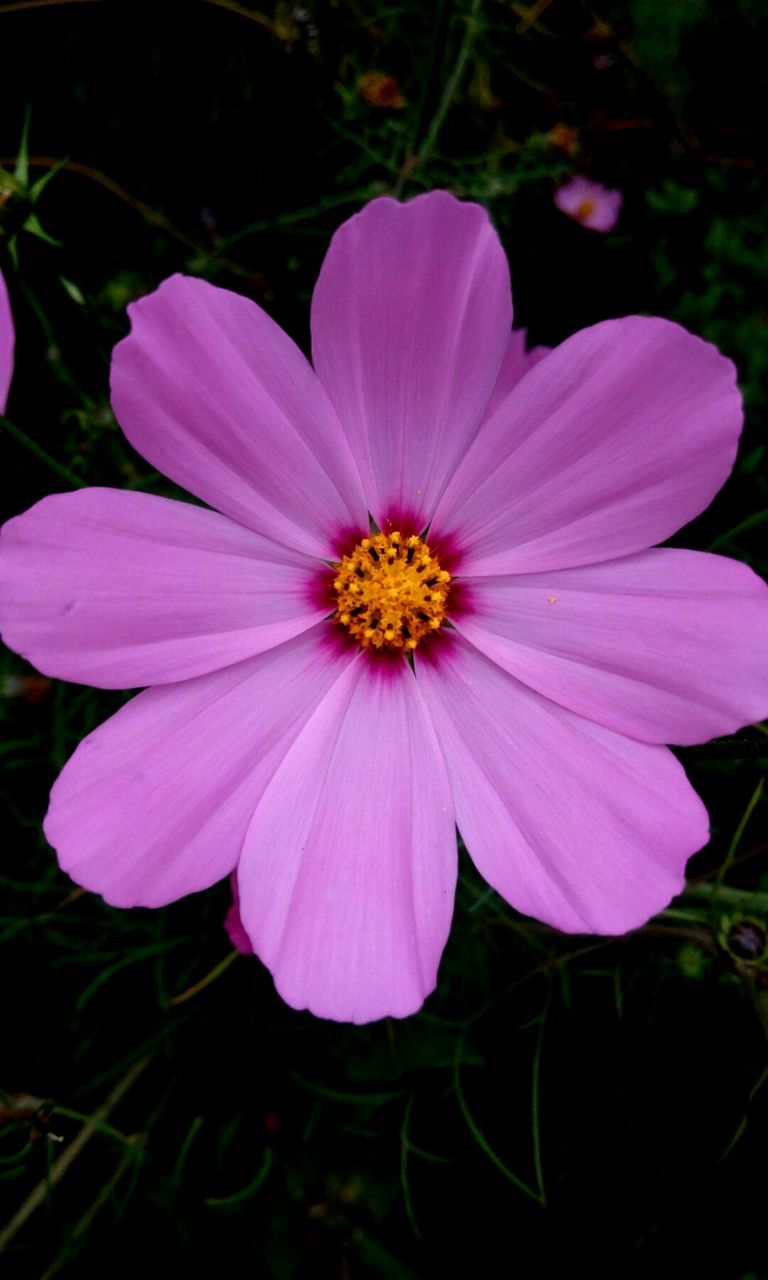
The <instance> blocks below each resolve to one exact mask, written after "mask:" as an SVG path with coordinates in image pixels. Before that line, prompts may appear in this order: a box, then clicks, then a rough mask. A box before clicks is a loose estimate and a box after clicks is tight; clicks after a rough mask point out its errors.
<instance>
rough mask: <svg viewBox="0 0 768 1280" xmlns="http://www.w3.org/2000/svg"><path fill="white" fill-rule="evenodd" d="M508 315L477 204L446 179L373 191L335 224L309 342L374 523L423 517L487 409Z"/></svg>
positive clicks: (489, 230) (499, 268)
mask: <svg viewBox="0 0 768 1280" xmlns="http://www.w3.org/2000/svg"><path fill="white" fill-rule="evenodd" d="M511 322H512V302H511V297H510V291H509V272H508V268H507V262H506V258H505V256H504V252H503V250H502V247H501V245H500V243H499V240H498V237H497V235H496V233H495V231H494V230H493V227H492V226H491V224H490V222H489V221H488V217H487V215H486V213H485V211H484V210H483V209H482V208H481V207H480V206H479V205H476V204H462V203H461V202H460V201H458V200H455V199H454V198H453V196H450V195H449V194H448V193H447V192H445V191H433V192H431V193H430V194H428V195H424V196H418V197H417V198H416V199H415V200H411V201H409V202H408V203H407V204H398V203H397V201H395V200H390V199H389V198H383V199H380V200H374V201H372V203H371V204H369V205H366V207H365V208H364V209H363V211H362V212H361V213H358V214H356V215H355V216H354V217H353V218H350V220H349V221H348V222H345V223H344V225H343V226H342V227H340V228H339V230H338V231H337V232H336V234H335V236H334V237H333V240H332V242H331V246H330V248H329V250H328V253H327V255H326V258H325V262H324V263H323V267H322V270H321V272H320V277H319V279H318V282H317V285H316V287H315V293H314V297H313V300H312V351H313V357H314V362H315V368H316V369H317V372H318V374H319V375H320V379H321V381H322V382H323V384H324V385H325V387H326V388H327V390H328V392H329V394H330V396H331V399H332V400H333V403H334V405H335V406H336V409H337V411H338V414H339V417H340V418H341V421H342V423H343V424H344V428H345V430H346V432H347V435H348V437H349V441H350V443H351V445H352V448H353V451H354V454H355V458H356V459H357V462H358V466H359V469H360V474H361V476H362V479H363V485H364V487H365V492H366V496H367V498H368V504H369V508H370V510H371V511H372V513H373V515H374V516H375V518H376V520H377V521H378V522H379V524H380V525H382V527H383V526H384V524H385V522H386V521H387V519H388V518H394V519H396V518H400V517H401V515H402V514H405V515H406V516H409V517H410V518H411V522H412V524H413V527H414V528H420V527H423V525H424V524H425V523H426V522H427V521H428V520H429V518H430V516H431V514H432V511H433V510H434V507H435V503H436V502H437V499H438V498H439V496H440V494H441V492H442V490H443V488H444V487H445V484H446V481H447V480H448V477H449V476H450V475H451V473H452V472H453V470H454V469H455V467H456V464H457V462H458V460H459V459H460V458H461V457H462V455H463V454H464V452H465V450H466V448H467V446H468V444H469V442H470V440H471V439H472V437H473V435H474V434H475V432H476V430H477V427H478V425H479V423H480V421H481V419H482V417H483V414H484V412H485V408H486V405H487V404H488V400H489V398H490V395H491V392H492V391H493V388H494V384H495V382H496V378H497V375H498V372H499V367H500V365H501V361H502V357H503V355H504V352H505V349H506V346H507V342H508V335H509V330H510V326H511Z"/></svg>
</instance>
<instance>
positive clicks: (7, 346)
mask: <svg viewBox="0 0 768 1280" xmlns="http://www.w3.org/2000/svg"><path fill="white" fill-rule="evenodd" d="M14 338H15V335H14V329H13V316H12V315H11V304H10V302H9V300H8V290H7V289H6V287H5V280H4V279H3V274H2V272H0V413H5V406H6V405H7V403H8V391H9V388H10V385H11V376H12V374H13V344H14Z"/></svg>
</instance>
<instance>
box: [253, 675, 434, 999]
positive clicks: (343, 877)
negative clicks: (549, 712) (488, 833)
mask: <svg viewBox="0 0 768 1280" xmlns="http://www.w3.org/2000/svg"><path fill="white" fill-rule="evenodd" d="M455 881H456V836H455V829H454V821H453V809H452V805H451V800H450V793H449V790H448V782H447V778H446V774H445V767H444V765H443V762H442V759H441V756H440V751H439V748H438V746H437V742H436V739H435V735H434V731H433V729H432V727H431V725H430V723H429V720H428V718H427V716H426V713H425V710H424V706H423V702H422V699H421V695H420V693H419V691H418V688H417V686H416V682H415V680H414V679H413V674H412V672H411V670H410V668H409V667H408V666H407V664H405V663H397V664H394V663H389V662H387V661H386V660H380V661H378V662H375V661H374V662H371V661H369V660H368V659H367V658H365V657H362V658H359V659H358V660H357V662H355V663H354V664H353V665H352V666H350V668H349V670H348V672H347V674H346V675H345V677H344V678H343V679H342V680H340V681H339V683H338V684H337V685H336V686H335V687H334V689H333V690H332V691H331V693H330V694H329V696H328V697H327V698H326V699H325V701H324V702H323V703H322V704H321V705H320V706H319V707H318V709H317V711H316V713H315V715H314V716H313V718H312V719H311V720H310V721H309V723H308V724H307V725H306V727H305V729H304V730H303V732H302V733H301V735H300V736H299V737H298V738H297V740H296V742H295V744H294V746H293V748H292V750H291V751H290V752H289V754H288V755H287V756H286V758H285V760H284V762H283V765H282V768H281V769H280V770H279V771H278V772H277V773H276V775H275V777H274V779H273V781H272V783H271V785H270V786H269V788H268V789H267V791H266V792H265V794H264V796H263V798H262V800H261V803H260V804H259V807H258V808H257V810H256V813H255V814H254V817H253V821H252V823H251V826H250V828H249V831H248V836H247V838H246V842H245V848H244V851H243V858H242V860H241V862H240V866H239V868H238V882H239V887H240V912H241V915H242V920H243V924H244V925H245V929H246V932H247V933H248V935H249V937H250V939H251V941H252V943H253V946H254V950H255V951H256V954H257V955H259V956H260V957H261V959H262V960H263V961H264V963H265V964H266V965H268V967H269V968H270V970H271V971H272V974H273V976H274V979H275V985H276V987H277V990H278V991H279V992H280V995H281V996H282V997H283V999H284V1000H286V1001H287V1002H288V1004H290V1005H292V1006H293V1007H294V1008H299V1009H303V1008H308V1009H310V1010H311V1012H312V1013H315V1014H317V1015H318V1016H320V1017H324V1018H334V1019H336V1020H338V1021H342V1022H371V1021H373V1020H374V1019H376V1018H383V1017H384V1016H386V1015H392V1016H393V1017H404V1016H405V1015H407V1014H409V1013H413V1012H414V1011H415V1010H416V1009H418V1008H420V1006H421V1004H422V1002H423V1001H424V998H425V997H426V996H427V995H428V993H429V992H430V991H431V990H432V989H433V987H434V985H435V981H436V975H437V967H438V964H439V961H440V955H441V953H442V950H443V947H444V945H445V941H446V938H447V936H448V930H449V927H450V922H451V915H452V913H453V897H454V889H455Z"/></svg>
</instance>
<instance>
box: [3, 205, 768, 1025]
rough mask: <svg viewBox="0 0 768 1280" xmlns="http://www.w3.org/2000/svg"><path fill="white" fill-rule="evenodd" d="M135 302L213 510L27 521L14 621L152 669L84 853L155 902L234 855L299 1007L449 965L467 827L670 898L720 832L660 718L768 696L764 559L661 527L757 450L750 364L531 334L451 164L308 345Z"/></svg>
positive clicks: (132, 355) (114, 721)
mask: <svg viewBox="0 0 768 1280" xmlns="http://www.w3.org/2000/svg"><path fill="white" fill-rule="evenodd" d="M130 310H131V319H132V331H131V334H130V336H129V337H128V338H126V339H125V340H124V341H123V342H121V343H120V344H119V345H118V347H117V348H116V350H115V353H114V359H113V367H112V392H113V403H114V407H115V412H116V414H117V417H118V419H119V421H120V422H121V424H122V426H123V429H124V431H125V432H126V435H127V436H128V438H129V439H130V441H131V443H132V444H133V445H134V447H135V448H137V449H138V450H139V452H140V453H142V454H143V456H144V457H145V458H146V459H147V460H148V461H149V462H150V463H151V464H152V466H154V467H157V468H159V469H160V470H161V471H162V472H164V474H165V475H167V476H169V477H170V478H171V479H172V480H174V481H175V482H176V483H177V484H179V485H183V486H185V487H186V488H187V489H189V490H190V491H191V492H192V493H193V494H194V495H195V496H196V497H197V498H199V499H201V500H202V501H203V502H205V503H208V504H209V506H212V507H215V508H218V510H210V509H206V508H204V507H201V506H198V505H193V504H186V503H182V502H178V501H173V500H170V499H167V498H161V497H156V496H154V495H152V494H146V493H137V492H135V491H129V492H121V491H118V490H111V489H90V490H89V489H86V490H82V491H80V492H77V493H69V494H56V495H53V496H51V497H48V498H45V499H43V501H42V502H40V503H38V504H37V505H36V506H35V507H33V508H32V509H31V510H30V511H29V512H27V513H26V514H25V515H22V516H19V517H18V518H16V519H14V520H12V521H10V522H9V524H8V525H7V526H6V527H5V530H4V532H3V536H2V540H1V541H0V578H1V579H2V585H3V594H2V605H1V612H0V621H1V622H2V628H3V631H4V634H5V637H6V639H7V640H8V642H9V644H11V645H12V646H13V647H14V648H16V649H18V650H19V651H20V652H21V653H22V654H24V655H25V656H26V657H27V658H29V660H30V661H31V662H33V663H35V665H36V666H38V667H39V668H40V669H41V670H42V671H43V672H44V673H45V674H47V675H51V676H59V677H63V678H65V679H70V680H79V681H84V682H89V683H93V684H97V685H100V686H103V687H105V688H121V687H124V688H130V687H133V686H136V685H152V686H154V687H153V688H150V689H147V690H146V691H145V692H143V693H140V694H139V695H138V696H137V697H135V698H134V699H133V700H132V701H131V702H129V703H127V704H126V705H125V706H124V707H122V708H121V709H120V710H119V711H118V712H117V714H116V715H114V716H113V717H112V718H111V719H110V720H108V721H107V722H106V723H105V724H103V725H101V727H100V728H98V729H96V730H95V731H94V732H93V733H91V734H89V735H88V737H87V738H85V740H84V741H83V742H82V743H81V745H80V746H79V747H78V749H77V751H76V752H75V753H74V755H73V756H72V758H71V760H70V761H69V763H68V764H67V765H66V766H65V768H64V770H63V772H62V774H61V776H60V777H59V779H58V781H57V782H56V784H55V786H54V789H53V793H52V796H51V804H50V808H49V811H48V815H47V817H46V822H45V830H46V834H47V836H48V839H49V840H50V842H51V844H52V845H53V846H54V847H55V848H56V849H57V850H58V856H59V860H60V863H61V866H62V867H63V868H64V870H65V871H67V872H69V874H70V875H72V876H73V877H74V879H75V880H77V881H78V883H80V884H82V885H84V886H85V887H86V888H88V889H91V890H94V891H96V892H98V893H101V894H103V895H104V897H105V898H106V899H107V901H108V902H110V903H113V904H114V905H116V906H121V907H129V906H136V905H143V906H160V905H162V904H163V903H168V902H172V901H173V900H174V899H176V898H178V897H180V896H182V895H183V894H187V893H192V892H194V891H196V890H200V889H205V888H207V887H208V886H209V885H211V884H213V883H214V882H215V881H217V880H220V879H222V878H223V877H225V876H227V875H229V874H230V873H231V872H233V871H235V869H236V873H237V885H238V890H239V895H240V911H241V915H242V925H243V927H244V930H245V933H246V934H247V937H248V939H249V940H250V944H251V945H252V947H253V949H254V951H255V952H256V954H257V955H258V956H260V957H261V959H262V960H263V961H264V962H265V964H267V965H268V966H269V968H270V969H271V971H272V973H273V975H274V979H275V983H276V986H277V989H278V991H279V992H280V993H281V995H282V996H283V997H284V999H285V1000H287V1001H288V1003H289V1004H291V1005H293V1006H294V1007H296V1008H309V1009H311V1010H312V1011H313V1012H314V1013H316V1014H319V1015H321V1016H323V1017H329V1018H336V1019H341V1020H349V1021H353V1022H366V1021H369V1020H371V1019H374V1018H380V1017H382V1016H384V1015H385V1014H392V1015H395V1016H403V1015H406V1014H409V1013H412V1012H413V1011H414V1010H416V1009H418V1008H419V1006H420V1005H421V1003H422V1001H423V1000H424V998H425V996H426V995H427V994H428V992H429V991H431V990H432V988H433V986H434V984H435V981H436V974H437V968H438V964H439V961H440V956H441V953H442V950H443V947H444V944H445V941H446V938H447V935H448V931H449V927H450V922H451V916H452V912H453V898H454V887H455V880H456V840H455V827H456V826H458V827H459V829H460V831H461V834H462V836H463V838H464V840H465V842H466V845H467V848H468V849H469V851H470V854H471V856H472V858H473V859H474V861H475V863H476V865H477V867H478V868H479V870H480V872H481V873H482V874H483V875H484V876H485V878H486V879H487V880H488V882H489V883H490V884H491V885H493V886H494V888H495V889H496V890H498V892H499V893H500V894H502V895H503V897H504V898H506V899H507V901H509V902H510V903H512V904H513V905H514V906H515V907H516V908H518V909H519V910H520V911H523V912H527V913H528V914H530V915H533V916H536V917H538V918H539V919H541V920H544V921H546V922H548V923H549V924H550V925H553V926H555V927H557V928H559V929H563V930H566V931H575V932H586V931H588V932H596V933H607V934H616V933H622V932H624V931H625V930H627V929H631V928H633V927H635V926H636V925H639V924H642V923H643V922H644V921H645V920H646V919H647V918H648V917H649V916H650V915H652V914H654V913H655V912H657V911H658V910H660V909H661V908H662V907H664V906H665V905H666V904H667V903H668V902H669V900H670V898H671V897H673V896H674V894H676V893H677V892H678V891H679V890H680V889H681V887H682V885H683V875H684V868H685V863H686V860H687V858H688V857H689V855H690V854H691V853H693V852H694V851H695V850H696V849H698V848H700V847H701V845H703V844H704V843H705V841H706V839H707V835H708V824H707V817H706V813H705V811H704V808H703V806H702V804H701V801H700V800H699V798H698V797H697V796H696V794H695V792H694V791H693V790H692V788H691V787H690V785H689V783H688V781H687V779H686V776H685V772H684V770H683V768H682V766H681V765H680V764H679V762H678V761H677V760H676V759H675V757H674V756H673V755H672V754H671V753H670V752H669V751H668V750H667V749H666V747H664V746H663V745H661V744H663V743H664V742H676V743H691V742H700V741H703V740H705V739H706V738H708V737H710V736H712V735H713V734H720V733H729V732H732V731H733V730H735V729H738V728H739V727H740V726H741V725H743V724H745V723H748V722H750V721H751V720H754V719H755V718H756V717H758V716H759V715H761V714H763V713H764V712H765V711H766V709H768V673H767V671H766V663H765V637H766V629H767V624H768V591H767V590H766V587H765V584H764V583H762V582H761V581H760V579H758V578H757V577H756V576H755V575H754V574H753V573H752V572H751V571H750V570H749V569H748V568H746V567H745V566H743V565H741V564H738V563H736V562H735V561H733V560H729V559H724V558H721V557H719V556H713V555H707V554H703V553H698V552H690V551H681V550H679V549H677V548H675V549H662V550H649V548H651V547H652V546H653V544H654V543H655V542H657V541H661V540H663V539H665V538H667V537H669V536H670V535H671V534H672V533H674V532H675V530H677V529H678V528H679V527H680V526H681V525H683V524H685V523H686V521H688V520H690V519H691V518H692V517H693V516H695V515H696V514H698V512H700V511H701V510H702V509H703V508H704V507H706V506H707V504H708V503H709V502H710V501H711V499H712V497H713V496H714V494H715V493H716V492H717V490H718V489H719V488H720V486H721V485H722V483H723V481H724V480H725V479H726V477H727V476H728V473H729V471H730V469H731V466H732V464H733V460H734V457H735V453H736V447H737V441H738V436H739V430H740V426H741V403H740V397H739V393H738V390H737V387H736V380H735V371H734V368H733V365H732V364H731V363H730V361H728V360H726V359H724V358H723V357H722V356H721V355H720V354H719V353H718V352H717V350H716V349H715V348H714V347H712V346H711V345H710V344H708V343H706V342H703V341H702V340H701V339H699V338H696V337H693V336H692V335H691V334H689V333H687V332H686V331H685V330H683V329H681V328H680V327H679V326H677V325H675V324H672V323H670V322H668V321H666V320H658V319H648V318H645V317H640V316H629V317H626V318H625V319H621V320H610V321H607V322H605V323H602V324H597V325H595V326H593V327H592V328H589V329H586V330H584V331H583V332H581V333H577V334H575V335H574V336H573V337H571V338H569V339H568V340H567V341H566V342H564V343H562V345H561V346H559V347H557V348H556V349H555V350H554V351H552V352H550V353H549V354H545V355H543V356H542V354H541V353H540V352H538V353H536V352H534V353H529V355H528V356H527V357H526V356H525V354H524V348H523V343H522V339H521V337H520V335H516V334H513V335H512V337H511V338H510V330H511V320H512V307H511V298H510V289H509V278H508V272H507V265H506V261H505V258H504V254H503V252H502V248H501V245H500V243H499V241H498V238H497V236H496V234H495V232H494V231H493V228H492V227H491V224H490V222H489V221H488V218H487V216H486V214H485V212H484V211H483V210H482V209H481V208H480V207H479V206H477V205H473V204H464V203H461V202H459V201H457V200H455V199H454V198H453V197H451V196H449V195H448V194H446V193H444V192H433V193H431V194H429V195H424V196H419V197H418V198H417V199H415V200H413V201H410V202H409V203H406V204H399V203H397V202H396V201H394V200H390V199H387V198H384V199H379V200H375V201H373V202H372V203H371V204H370V205H368V206H367V207H366V208H365V209H364V210H363V211H362V212H361V213H360V214H357V215H356V216H354V217H353V218H351V219H350V220H349V221H348V222H346V223H345V224H344V225H343V226H342V227H341V228H340V229H339V230H338V231H337V232H336V235H335V236H334V238H333V240H332V242H331V246H330V248H329V251H328V254H327V256H326V259H325V262H324V264H323V267H322V270H321V272H320V277H319V280H318V283H317V286H316V289H315V294H314V298H313V303H312V342H313V356H314V369H313V368H312V367H311V366H310V365H309V364H308V362H307V361H306V359H305V358H304V356H303V355H302V354H301V353H300V351H299V350H298V348H297V347H296V346H294V344H293V343H292V342H291V340H290V339H289V338H288V337H287V336H286V335H285V334H284V333H283V332H282V331H281V330H280V329H279V328H278V327H277V325H276V324H275V323H274V322H273V321H272V320H270V319H269V317H268V316H267V315H266V314H265V313H264V312H263V311H262V310H261V309H260V308H259V307H258V306H256V305H255V304H254V303H252V302H249V301H248V300H247V299H245V298H243V297H239V296H238V295H236V294H233V293H229V292H227V291H225V290H222V289H217V288H214V287H213V286H212V285H210V284H207V283H205V282H204V281H202V280H195V279H187V278H183V277H179V276H176V277H174V278H172V279H171V280H169V281H166V282H165V283H164V284H163V285H161V286H160V288H159V289H158V290H157V292H156V293H154V294H152V295H150V296H149V297H147V298H144V299H142V300H141V301H139V302H137V303H135V304H134V305H133V306H132V307H131V309H130ZM489 405H490V406H491V411H490V412H489ZM494 405H495V408H494V407H493V406H494ZM369 513H370V514H371V516H372V517H373V519H374V521H375V523H376V527H377V528H378V530H379V531H380V532H377V531H376V529H375V528H374V530H373V531H372V529H371V525H370V522H369ZM446 624H450V625H446ZM240 940H241V941H242V938H241V939H240Z"/></svg>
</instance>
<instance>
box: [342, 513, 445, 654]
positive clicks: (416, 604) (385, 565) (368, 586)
mask: <svg viewBox="0 0 768 1280" xmlns="http://www.w3.org/2000/svg"><path fill="white" fill-rule="evenodd" d="M450 582H451V575H450V573H447V572H446V570H445V569H441V568H440V561H439V559H438V558H437V556H436V555H435V553H434V551H432V550H430V548H429V547H428V546H427V544H426V542H422V540H421V538H417V537H415V536H413V535H412V536H411V537H404V536H403V535H402V534H400V533H398V532H397V531H395V532H394V533H372V534H371V536H370V538H363V539H362V540H361V541H360V542H358V543H357V546H356V547H355V548H354V549H353V550H352V551H351V553H350V554H349V555H348V556H344V557H343V559H342V561H341V564H340V565H339V566H338V569H337V572H336V577H335V579H334V583H333V585H334V587H335V588H336V594H337V596H338V604H337V607H336V613H335V615H334V616H335V618H336V620H337V622H340V623H342V625H343V626H345V627H346V628H347V631H348V632H349V634H350V635H351V636H352V637H353V639H355V640H356V641H357V642H358V644H360V645H361V646H362V647H363V649H404V650H405V651H406V652H410V651H411V650H413V649H415V648H416V646H417V644H418V643H419V641H420V640H422V639H423V638H424V636H426V635H430V634H432V633H433V632H435V631H437V629H438V628H439V626H440V623H441V622H442V621H443V618H444V617H445V604H446V601H447V599H448V593H449V591H450Z"/></svg>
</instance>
